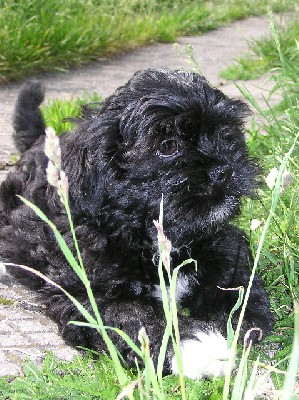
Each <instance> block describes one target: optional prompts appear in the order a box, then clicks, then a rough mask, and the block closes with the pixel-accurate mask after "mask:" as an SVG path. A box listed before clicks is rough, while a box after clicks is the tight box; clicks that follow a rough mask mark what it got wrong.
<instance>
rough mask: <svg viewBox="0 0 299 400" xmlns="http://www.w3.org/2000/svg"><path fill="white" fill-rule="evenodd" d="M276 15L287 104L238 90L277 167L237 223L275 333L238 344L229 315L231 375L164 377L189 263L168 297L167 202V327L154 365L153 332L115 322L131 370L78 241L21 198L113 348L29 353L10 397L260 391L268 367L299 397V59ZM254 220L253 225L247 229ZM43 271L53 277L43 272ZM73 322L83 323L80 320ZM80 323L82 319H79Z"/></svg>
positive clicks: (263, 152)
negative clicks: (54, 244) (130, 355)
mask: <svg viewBox="0 0 299 400" xmlns="http://www.w3.org/2000/svg"><path fill="white" fill-rule="evenodd" d="M271 24H272V35H273V37H274V41H275V43H276V48H277V52H278V56H279V67H278V68H277V69H276V71H275V74H274V80H275V82H274V83H275V87H276V89H277V90H278V89H280V90H281V92H282V96H283V100H284V110H285V111H284V114H283V115H277V113H276V112H274V111H271V110H270V112H269V111H268V112H265V111H264V110H263V109H261V108H260V107H259V105H258V104H257V103H256V102H255V99H254V98H253V97H252V96H251V95H250V93H249V92H248V91H247V90H246V89H245V88H244V87H240V90H241V91H242V92H243V94H244V95H245V96H246V97H247V98H248V100H249V101H250V102H251V103H252V105H253V106H254V107H255V108H256V109H257V111H258V113H260V114H261V115H262V116H263V117H264V119H265V124H264V126H263V130H264V132H265V133H264V134H263V135H261V134H260V129H258V127H257V126H255V125H254V124H252V127H251V129H250V130H249V132H248V134H249V139H248V144H249V148H250V151H251V154H252V155H253V156H254V157H257V158H259V159H260V160H261V164H262V168H263V170H264V175H267V172H268V171H270V170H273V168H274V167H276V168H277V170H274V172H275V175H276V177H275V179H274V180H273V182H271V181H270V179H269V177H268V180H267V184H268V186H267V185H266V184H264V186H263V187H262V188H261V189H260V192H259V199H258V200H257V201H254V202H252V201H249V200H248V201H246V203H245V204H244V212H243V217H242V218H240V220H239V224H241V225H242V226H243V228H245V229H247V231H248V234H249V236H250V242H251V246H252V249H253V252H254V255H255V262H254V268H253V271H252V277H251V278H253V276H254V274H255V270H257V271H258V272H259V273H260V274H261V275H262V276H263V278H264V281H265V284H266V287H267V290H268V292H269V295H270V299H271V306H272V309H273V312H274V313H275V314H276V318H277V323H276V327H275V331H274V333H273V335H271V336H270V337H268V338H267V339H266V340H265V342H264V344H263V345H262V346H260V347H259V348H258V349H257V350H255V351H254V352H252V351H251V349H250V346H249V347H246V346H244V347H243V349H241V351H240V352H239V353H238V352H237V347H236V342H237V336H238V330H239V326H238V327H237V329H236V332H235V333H234V332H232V330H231V327H230V321H228V333H229V335H230V337H229V341H230V342H231V345H232V347H233V349H234V350H235V353H236V352H237V356H238V369H237V374H236V376H235V377H234V378H232V374H231V369H230V368H228V370H227V374H226V377H225V380H224V381H223V379H221V378H220V379H215V380H212V381H198V382H192V381H190V380H187V379H185V378H184V377H183V374H182V373H181V374H180V376H179V377H167V378H163V379H162V376H161V366H162V364H163V359H164V355H165V348H166V345H167V342H168V340H171V341H172V343H173V346H174V348H175V352H176V354H177V358H178V365H180V350H179V349H180V347H179V343H180V339H179V335H178V331H177V321H176V304H175V302H174V297H175V296H174V293H175V284H176V273H177V272H178V270H179V268H183V267H184V265H181V266H178V267H177V269H175V270H174V272H173V274H171V275H170V279H169V280H170V282H171V287H170V298H169V297H168V295H167V291H166V287H165V282H164V280H163V273H162V269H163V268H164V269H165V270H166V273H167V274H170V270H169V264H168V262H169V252H170V243H169V242H168V241H167V238H166V237H165V236H164V234H163V229H162V222H163V218H162V217H163V210H162V209H161V212H160V221H159V223H156V226H157V230H158V240H159V250H160V254H161V259H160V263H159V272H160V276H161V289H162V294H163V306H164V310H165V318H166V321H167V328H166V331H165V336H164V340H163V343H162V346H161V356H160V359H159V363H158V368H157V371H155V370H154V368H153V364H152V361H151V357H150V354H149V345H148V338H147V335H146V332H145V331H144V330H142V331H141V332H140V334H139V338H140V344H139V346H137V344H135V343H132V342H131V340H130V338H128V337H127V336H126V335H125V334H124V333H123V332H121V331H119V330H118V331H117V332H118V333H119V334H120V335H121V336H122V337H123V338H124V340H126V341H127V342H128V343H129V344H130V345H131V346H132V348H133V349H134V350H135V351H136V354H138V355H139V356H140V357H141V358H142V359H143V361H144V369H143V370H142V371H141V370H140V371H139V370H138V373H137V374H136V373H134V375H133V373H132V372H130V371H128V370H126V369H124V368H123V365H122V364H121V362H120V359H119V357H118V354H117V352H116V351H115V348H114V346H113V344H112V343H111V341H110V339H109V336H108V334H107V333H108V332H109V329H111V328H107V327H105V326H104V325H103V323H102V320H101V316H100V310H97V307H96V304H95V303H94V298H93V294H92V292H91V291H90V288H89V285H88V278H87V277H86V274H85V271H84V266H83V264H82V260H81V257H80V252H79V249H78V248H77V255H76V257H75V256H74V255H72V254H71V253H70V252H69V250H68V249H67V248H66V247H65V243H64V242H63V238H61V236H60V234H59V232H58V231H57V229H56V228H55V226H54V225H53V224H52V223H51V222H50V221H48V219H47V217H46V216H45V215H43V214H42V213H41V211H40V210H38V209H37V208H36V207H35V206H34V205H32V204H30V203H29V202H28V201H26V200H25V199H23V200H24V201H25V202H26V203H27V204H28V206H30V207H32V208H33V209H35V211H36V213H37V214H38V215H39V216H40V217H41V218H42V219H43V220H44V221H45V222H46V223H48V224H49V225H50V226H51V227H52V229H53V231H54V233H55V235H56V237H57V240H58V242H59V243H60V245H61V248H62V251H63V252H64V254H65V256H66V258H67V259H68V260H69V262H70V264H71V265H72V266H73V268H74V270H75V271H76V272H77V273H78V275H79V276H80V277H81V279H82V281H83V282H84V284H85V286H86V290H87V292H88V295H89V298H90V301H91V304H93V307H94V311H95V315H96V319H94V318H93V317H92V316H91V315H90V314H88V313H87V312H86V310H84V309H83V307H82V306H81V305H80V304H79V303H78V302H76V299H73V298H72V300H73V301H74V302H75V304H76V305H77V307H78V308H79V309H80V310H81V312H82V314H83V315H84V316H85V318H86V321H87V322H86V323H84V325H86V326H90V327H91V328H93V329H98V331H99V334H102V335H103V338H104V340H106V343H107V347H108V349H109V352H110V358H104V356H101V357H100V360H99V361H97V362H95V361H92V360H91V359H90V358H86V357H85V358H77V359H76V360H74V362H73V363H66V362H64V363H63V362H58V361H57V360H56V359H54V358H53V357H52V356H51V355H48V356H47V358H46V361H45V363H44V365H43V368H42V370H41V371H40V370H38V369H37V368H36V367H35V366H34V365H33V364H32V363H29V362H28V363H27V364H25V367H24V373H25V376H24V377H19V378H16V379H14V380H10V381H9V382H10V383H9V382H8V381H7V380H6V379H1V380H0V393H1V390H2V393H3V394H4V396H6V398H7V399H26V398H28V399H29V398H30V399H31V398H35V399H45V398H47V399H60V398H61V399H68V398H70V399H76V398H87V399H97V398H99V399H110V398H111V399H112V398H115V397H116V396H117V399H122V398H130V399H148V398H152V399H187V398H188V399H212V400H216V399H223V400H227V399H230V400H249V399H254V398H257V394H258V391H259V387H260V386H262V385H263V381H264V380H265V378H266V377H267V376H268V375H271V377H272V379H273V381H274V383H275V386H276V389H277V390H278V392H277V393H276V394H273V393H272V395H271V397H270V398H271V399H274V398H276V399H280V400H295V399H297V398H298V394H299V389H298V386H297V389H296V380H297V379H298V366H299V307H298V300H299V290H298V287H299V286H298V284H299V282H298V276H299V275H298V274H299V265H298V261H299V239H298V237H299V235H298V233H299V232H298V229H299V228H298V225H297V224H296V220H297V219H298V211H299V206H298V204H299V202H298V161H297V159H298V136H299V133H298V132H299V102H298V96H296V93H298V91H299V68H298V67H297V66H296V65H294V64H293V63H292V62H291V61H290V60H289V59H288V58H286V56H285V54H284V53H283V52H282V50H281V45H280V40H279V35H278V33H277V30H276V29H275V28H274V25H273V20H272V23H271ZM53 140H55V139H53ZM50 158H51V155H50ZM56 167H59V166H56ZM286 170H287V171H288V172H289V174H290V176H291V178H292V181H291V184H290V185H289V186H287V184H288V183H289V182H287V181H286V178H285V177H286V176H289V175H286V173H285V172H286ZM272 175H273V173H272ZM59 178H60V179H59V181H58V184H57V189H58V190H59V193H60V196H61V199H62V201H63V202H64V203H65V205H66V210H67V213H68V215H69V217H70V229H71V231H72V232H74V229H73V226H72V220H71V216H70V212H69V207H68V200H67V185H66V181H65V176H64V175H63V173H62V172H61V171H60V172H59ZM166 206H167V205H166ZM253 220H255V221H257V220H258V221H259V224H255V229H254V226H253V224H252V221H253ZM250 224H251V230H250V229H249V226H250ZM258 226H259V227H258ZM74 240H75V236H74ZM189 262H192V260H187V261H186V263H189ZM23 268H25V269H28V270H29V268H28V267H24V266H23ZM44 279H47V278H45V277H44ZM53 284H55V283H53ZM249 286H250V285H249ZM245 289H247V291H246V293H245V296H244V300H243V304H242V311H241V317H242V314H243V312H244V310H245V307H246V300H247V297H248V293H249V290H250V287H249V288H245ZM61 290H63V288H61ZM65 293H66V292H65ZM66 295H68V296H69V297H70V295H69V294H67V293H66ZM241 302H242V293H241V292H240V296H239V302H238V303H239V304H237V306H239V305H240V304H241ZM72 323H77V324H78V322H75V321H74V322H72ZM80 324H81V325H82V323H80ZM172 327H173V328H174V329H172ZM112 329H113V328H112ZM173 332H174V333H173ZM233 334H234V336H233ZM109 341H110V342H109ZM269 349H270V350H272V354H269ZM273 350H274V353H273ZM231 361H232V360H231ZM231 365H232V362H231ZM258 368H259V369H260V370H261V372H260V374H259V376H258V375H257V370H258Z"/></svg>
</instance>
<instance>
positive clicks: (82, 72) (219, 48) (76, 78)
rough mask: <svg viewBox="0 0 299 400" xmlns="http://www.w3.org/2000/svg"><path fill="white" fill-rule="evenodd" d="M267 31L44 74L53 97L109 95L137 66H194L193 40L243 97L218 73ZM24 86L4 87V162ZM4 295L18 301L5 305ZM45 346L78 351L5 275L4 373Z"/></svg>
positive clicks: (213, 70)
mask: <svg viewBox="0 0 299 400" xmlns="http://www.w3.org/2000/svg"><path fill="white" fill-rule="evenodd" d="M268 32H269V31H268V21H267V18H266V17H264V18H249V19H246V20H244V21H239V22H235V23H233V24H231V25H230V26H228V27H223V28H221V29H219V30H217V31H213V32H209V33H207V34H205V35H203V36H199V37H198V36H194V37H187V38H180V39H178V41H177V43H178V47H177V46H174V45H173V44H154V45H151V46H147V47H143V48H140V49H137V50H135V51H132V52H130V53H128V54H125V55H121V56H118V57H115V58H113V59H111V60H103V61H99V62H98V63H95V64H92V65H88V66H85V67H83V68H78V69H74V70H72V71H70V72H68V73H55V74H46V75H41V76H39V78H40V79H41V80H42V81H43V82H44V83H45V85H46V88H47V98H48V99H53V98H60V99H62V98H63V99H66V98H67V99H70V98H73V97H76V96H79V95H82V94H83V93H84V92H89V93H93V92H97V93H99V94H100V95H103V96H108V95H110V94H111V93H112V92H113V91H114V90H115V89H116V88H117V87H118V86H120V85H122V84H124V83H125V82H126V81H127V80H128V79H129V78H130V77H131V76H132V74H133V73H134V72H135V71H136V70H138V69H145V68H150V67H151V68H156V67H161V66H169V67H171V68H188V69H190V65H188V63H187V62H186V59H187V56H186V55H185V52H184V47H185V45H186V44H187V43H188V44H191V45H192V46H193V53H194V57H195V59H196V60H197V61H198V63H199V65H200V68H201V71H202V74H203V75H205V76H206V77H207V78H208V80H209V81H210V82H211V84H213V85H214V86H218V87H221V90H223V91H224V92H225V93H226V94H227V95H229V96H232V97H235V98H241V97H242V96H241V94H240V92H239V91H238V89H237V88H236V87H235V84H234V83H230V82H225V81H224V80H223V79H221V78H219V72H220V71H221V70H222V69H224V68H225V67H226V66H228V65H229V64H230V63H231V62H232V60H233V59H234V58H237V57H238V56H240V54H241V53H242V52H244V51H246V50H247V49H248V45H247V40H248V39H250V38H252V37H254V38H258V37H261V36H264V35H266V34H268ZM175 47H176V48H175ZM266 78H267V77H262V78H261V79H259V80H257V81H251V82H247V83H246V86H247V87H248V89H250V91H251V93H252V94H253V95H254V97H255V98H256V99H257V100H258V101H259V102H261V101H263V96H267V94H268V90H269V89H270V88H271V86H272V83H271V82H269V81H267V79H266ZM19 88H20V84H7V85H2V86H0V143H1V145H0V164H5V163H7V162H9V161H10V159H11V154H13V153H14V152H15V149H14V147H13V143H12V140H11V134H12V128H11V115H12V112H13V108H14V103H15V99H16V96H17V93H18V91H19ZM7 171H8V167H6V168H5V169H3V170H2V171H0V180H2V179H3V178H4V176H5V175H6V173H7ZM3 299H10V300H12V301H13V303H12V304H9V305H5V304H2V303H3ZM46 350H52V351H54V353H55V354H57V355H58V356H59V357H62V358H70V357H72V356H73V355H74V354H76V350H74V349H73V348H70V347H68V346H66V345H65V344H64V342H63V340H62V339H61V338H60V337H59V335H58V333H57V327H56V325H55V324H54V323H53V322H51V321H50V320H49V319H48V318H46V317H45V315H44V314H43V313H42V307H41V306H40V304H39V301H38V296H37V295H36V294H35V293H33V292H31V291H29V290H27V289H25V288H24V287H23V286H22V285H20V284H18V283H17V282H15V281H14V280H13V279H12V278H11V277H10V276H9V275H5V276H4V277H3V278H2V280H1V282H0V375H6V374H18V373H20V372H21V363H22V360H24V359H25V358H30V359H32V360H34V361H37V362H40V361H41V360H42V358H43V354H44V352H45V351H46Z"/></svg>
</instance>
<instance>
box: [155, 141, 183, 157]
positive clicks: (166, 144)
mask: <svg viewBox="0 0 299 400" xmlns="http://www.w3.org/2000/svg"><path fill="white" fill-rule="evenodd" d="M179 150H180V145H179V143H178V142H177V141H176V140H174V139H167V140H163V142H161V143H160V146H159V150H158V151H157V154H158V156H160V157H173V156H174V155H176V154H177V153H178V152H179Z"/></svg>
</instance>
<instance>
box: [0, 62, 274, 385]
mask: <svg viewBox="0 0 299 400" xmlns="http://www.w3.org/2000/svg"><path fill="white" fill-rule="evenodd" d="M43 98H44V90H43V88H42V86H41V84H40V83H38V82H36V81H32V82H28V83H27V84H26V85H25V86H24V87H23V89H22V90H21V92H20V95H19V98H18V101H17V105H16V110H15V116H14V127H15V134H14V140H15V143H16V146H17V148H18V149H19V151H20V152H21V155H22V156H21V160H20V161H19V163H18V165H17V168H16V171H15V172H12V173H10V174H9V175H8V177H7V179H6V181H5V182H4V183H3V184H2V186H1V191H0V192H1V193H0V197H1V204H2V211H1V213H2V218H1V228H0V257H1V261H3V262H13V263H18V264H20V263H21V264H25V265H29V266H31V267H33V268H35V269H38V270H39V271H41V272H42V273H44V274H46V275H47V276H48V277H50V278H51V279H52V280H54V281H55V282H56V283H58V284H59V285H61V286H62V287H64V288H65V289H66V290H67V291H68V292H70V293H71V294H72V295H73V296H75V297H76V298H77V299H78V300H79V301H80V302H81V303H82V304H83V305H84V306H86V307H87V308H88V309H89V310H90V309H91V308H90V305H89V303H88V300H87V295H86V292H85V290H84V287H83V285H82V283H81V282H80V280H79V278H78V277H77V276H76V275H75V274H74V272H73V271H72V268H71V267H70V266H69V265H68V264H67V262H66V260H65V259H64V256H63V255H62V252H61V251H60V249H59V246H58V244H57V243H56V240H55V238H54V235H53V233H52V231H51V229H50V228H49V227H48V226H47V225H46V224H45V223H43V222H42V221H41V220H40V219H39V218H38V217H37V216H36V215H35V214H34V212H33V211H31V210H30V209H29V208H28V207H27V206H26V205H24V204H23V203H22V202H21V201H20V200H19V198H18V197H17V196H16V195H18V194H20V195H22V196H23V197H25V198H26V199H28V200H30V201H32V202H33V203H34V204H36V205H37V206H38V207H40V208H41V209H42V210H43V211H44V213H45V214H46V215H47V216H48V217H49V219H51V220H52V221H53V222H54V224H55V225H56V226H57V228H58V229H59V231H60V232H61V233H62V235H63V236H64V239H65V240H66V242H67V243H68V245H69V246H70V248H71V249H72V250H74V246H73V241H72V237H71V234H70V231H69V226H68V221H67V217H66V214H65V211H64V209H63V207H62V204H61V202H60V201H59V198H58V196H57V193H56V191H55V190H54V189H53V187H51V186H50V185H49V184H48V182H47V176H46V172H45V171H46V167H47V157H46V156H45V154H44V138H45V124H44V121H43V119H42V116H41V113H40V110H39V105H40V103H41V102H42V100H43ZM248 112H249V110H248V107H247V106H246V105H245V104H244V103H243V102H241V101H239V100H232V99H229V98H227V97H226V96H225V95H224V94H223V93H222V92H220V91H219V90H217V89H214V88H212V87H211V86H209V84H208V82H207V81H206V80H205V79H204V78H203V77H202V76H199V75H197V74H193V73H189V72H185V71H171V70H169V69H157V70H145V71H139V72H137V73H136V74H135V75H134V76H133V77H132V79H131V80H130V81H129V82H128V83H127V84H126V85H125V86H123V87H120V88H119V89H118V90H116V92H115V93H114V94H113V95H112V96H110V97H109V98H107V99H106V100H105V101H104V102H103V103H102V104H99V105H98V107H97V108H93V109H85V115H84V116H83V119H82V120H81V121H79V123H78V126H77V129H76V130H75V131H74V132H72V133H65V134H63V135H62V136H61V139H60V144H61V151H62V168H63V170H64V171H65V172H66V175H67V177H68V179H69V199H70V205H71V211H72V216H73V219H74V224H75V227H76V235H77V238H78V241H79V247H80V249H81V252H82V257H83V261H84V265H85V268H86V271H87V274H88V277H89V279H90V281H91V287H92V290H93V293H94V295H95V297H96V301H97V304H98V306H99V310H100V312H101V314H102V317H103V319H104V323H105V325H108V326H114V327H118V328H121V329H123V330H124V331H126V332H127V333H128V334H129V335H130V336H131V337H132V338H133V339H134V340H135V341H136V342H137V335H138V331H139V330H140V328H141V327H142V326H144V327H145V329H146V332H147V334H148V335H149V338H150V343H151V351H152V354H153V357H154V360H155V361H156V359H157V355H158V352H159V347H160V345H161V340H162V336H163V333H164V329H165V320H164V316H163V309H162V303H161V295H160V290H159V280H158V271H157V259H158V254H157V243H156V242H157V239H156V238H157V232H156V229H155V226H154V224H153V220H154V219H157V217H158V213H159V203H160V201H161V196H162V194H163V195H164V208H165V212H164V230H165V233H166V235H167V236H168V238H169V239H170V240H171V242H172V244H173V251H172V254H171V257H172V258H171V263H172V268H173V267H175V266H177V265H179V263H181V262H182V261H183V260H185V259H187V258H190V257H192V258H193V259H195V260H197V262H198V269H197V271H195V269H194V266H193V265H192V266H191V265H189V266H185V267H184V268H182V269H181V272H180V275H179V280H178V290H177V302H178V305H179V308H180V309H184V308H188V309H189V313H190V316H189V317H186V316H184V315H179V324H180V332H181V339H182V353H183V364H184V370H185V374H186V375H188V376H190V377H193V378H196V377H200V376H204V375H219V374H222V373H223V372H224V369H225V367H226V362H225V361H223V358H225V357H226V356H227V343H226V339H225V338H224V336H225V334H226V321H227V318H228V314H229V312H230V310H231V308H232V307H233V305H234V304H235V302H236V296H237V295H236V291H229V290H223V289H222V288H235V287H239V286H241V285H242V286H245V287H247V284H248V280H249V276H250V267H251V265H252V257H251V254H250V250H249V247H248V243H247V240H246V238H245V236H244V233H243V232H242V231H240V230H239V229H238V228H236V227H234V226H232V225H230V224H229V221H230V220H231V219H232V217H233V216H235V215H236V214H237V213H238V211H239V205H240V199H241V197H242V196H250V195H252V194H253V192H254V189H255V187H256V180H255V176H256V167H255V165H254V164H253V163H252V162H251V161H250V160H249V158H248V154H247V150H246V143H245V140H244V134H243V119H244V117H245V116H246V115H247V114H248ZM11 272H13V273H14V274H15V275H16V276H17V277H18V278H19V279H20V280H21V282H23V283H25V284H26V285H28V286H30V287H31V288H34V289H38V290H40V291H42V292H43V293H44V295H45V296H44V298H45V303H46V305H47V307H48V313H49V315H50V316H51V317H52V318H54V319H55V320H56V321H57V322H58V323H59V326H60V329H61V332H62V335H63V337H64V338H65V339H66V340H68V341H70V342H71V343H73V344H75V345H81V346H84V347H87V348H93V349H96V350H99V351H101V350H105V346H104V344H103V341H102V339H101V337H100V335H99V334H98V333H97V332H96V331H95V330H93V329H88V328H79V327H76V326H74V325H68V322H69V321H70V320H82V316H81V315H80V312H79V311H78V310H77V308H76V307H75V306H74V305H73V304H72V303H71V301H70V300H69V299H68V298H66V296H65V295H64V294H63V293H61V292H60V291H59V290H58V289H56V288H55V287H52V286H50V285H46V284H45V283H44V282H43V281H42V280H40V279H39V278H37V277H36V276H35V275H32V274H28V273H25V272H23V271H22V270H19V269H13V270H12V271H11ZM272 326H273V317H272V314H271V312H270V311H269V301H268V298H267V295H266V293H265V290H264V288H263V285H262V282H261V280H260V279H259V278H258V277H255V279H254V283H253V287H252V290H251V295H250V299H249V303H248V306H247V311H246V315H245V320H244V323H243V328H242V335H243V336H244V334H245V332H246V331H247V330H248V329H250V328H252V327H258V328H260V329H261V330H262V335H263V337H264V336H265V335H267V334H268V333H269V332H270V331H271V328H272ZM111 336H112V337H113V340H114V342H115V343H116V345H117V347H118V349H119V350H120V352H121V353H122V355H123V356H124V357H125V359H126V360H127V361H128V363H129V364H133V365H134V358H135V355H134V353H133V351H132V350H131V349H130V348H129V347H128V346H127V345H126V343H125V342H124V341H123V340H122V339H121V338H120V337H119V336H118V335H116V334H113V333H111ZM253 339H255V340H257V337H254V336H253ZM221 359H222V360H221ZM164 372H165V373H169V372H177V366H176V363H175V361H174V359H173V354H172V351H171V349H169V351H168V354H167V359H166V363H165V367H164Z"/></svg>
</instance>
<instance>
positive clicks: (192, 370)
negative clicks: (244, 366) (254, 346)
mask: <svg viewBox="0 0 299 400" xmlns="http://www.w3.org/2000/svg"><path fill="white" fill-rule="evenodd" d="M195 336H196V337H197V339H191V340H184V341H182V344H181V353H182V363H183V370H184V375H185V376H187V377H188V378H191V379H199V378H203V377H210V376H222V375H224V374H225V371H226V369H227V367H228V359H229V356H230V350H229V349H228V346H227V340H226V339H225V338H224V337H223V336H222V335H221V334H220V333H219V332H213V331H210V332H201V331H199V332H197V333H196V335H195ZM171 369H172V373H174V374H178V372H179V371H178V365H177V361H176V359H175V357H173V358H172V361H171Z"/></svg>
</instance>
